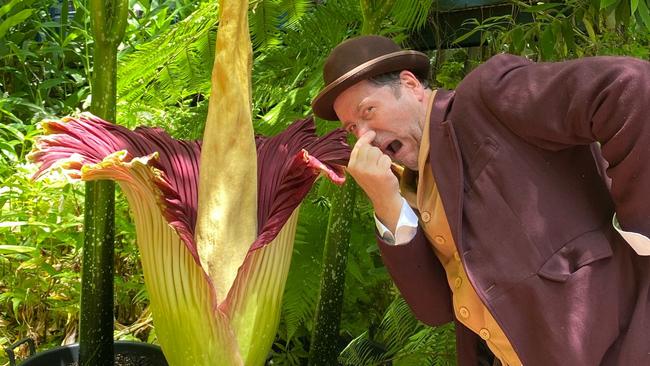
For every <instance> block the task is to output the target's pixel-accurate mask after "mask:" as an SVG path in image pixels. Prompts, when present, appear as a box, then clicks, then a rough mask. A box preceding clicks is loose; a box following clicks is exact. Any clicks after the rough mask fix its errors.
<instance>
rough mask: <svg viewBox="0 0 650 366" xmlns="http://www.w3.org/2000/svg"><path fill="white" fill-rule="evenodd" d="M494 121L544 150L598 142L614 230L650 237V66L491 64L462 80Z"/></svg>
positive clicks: (593, 61) (596, 60)
mask: <svg viewBox="0 0 650 366" xmlns="http://www.w3.org/2000/svg"><path fill="white" fill-rule="evenodd" d="M462 85H463V87H468V88H475V89H474V90H479V93H478V94H479V96H480V98H481V101H482V102H483V103H484V104H485V107H486V108H487V109H488V110H489V111H490V113H492V114H493V115H494V117H495V120H498V121H499V122H500V123H503V124H504V125H505V126H506V127H507V128H509V129H510V130H511V131H512V132H514V133H515V134H517V135H519V136H520V137H521V138H523V139H525V140H526V141H528V142H529V143H531V144H534V145H536V146H538V147H541V148H544V149H549V150H561V149H566V148H570V147H572V146H576V145H587V144H590V143H592V142H599V143H600V145H601V149H602V154H603V157H604V158H605V159H606V160H607V162H608V164H609V166H608V168H607V171H606V173H607V175H608V176H609V177H610V178H611V180H612V181H611V188H610V192H611V196H612V199H613V201H614V204H615V209H616V213H617V217H618V220H619V222H620V225H621V227H622V228H623V229H624V230H627V231H633V232H636V233H639V234H642V235H644V236H646V237H650V63H648V62H646V61H642V60H639V59H634V58H628V57H588V58H582V59H578V60H572V61H566V62H557V63H533V62H531V61H528V60H526V59H524V58H521V57H517V56H512V55H499V56H495V57H493V58H492V59H490V60H489V61H488V62H486V63H485V64H484V65H482V66H481V67H479V68H477V69H476V70H475V72H473V73H471V74H470V75H468V77H467V78H466V80H465V81H464V82H463V84H462Z"/></svg>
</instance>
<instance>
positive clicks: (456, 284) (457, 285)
mask: <svg viewBox="0 0 650 366" xmlns="http://www.w3.org/2000/svg"><path fill="white" fill-rule="evenodd" d="M462 284H463V279H462V278H460V277H456V279H455V280H454V287H455V288H460V286H461V285H462Z"/></svg>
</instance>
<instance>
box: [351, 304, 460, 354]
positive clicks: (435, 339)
mask: <svg viewBox="0 0 650 366" xmlns="http://www.w3.org/2000/svg"><path fill="white" fill-rule="evenodd" d="M454 334H455V333H454V327H453V325H452V324H447V325H444V326H440V327H433V328H432V327H428V326H426V325H424V324H422V323H420V322H419V321H418V320H417V319H415V317H414V316H413V313H412V312H411V310H410V309H409V308H408V305H407V304H406V302H405V301H404V299H403V298H401V297H397V298H395V300H394V301H393V302H392V303H391V304H390V306H389V307H388V309H387V310H386V314H385V315H384V319H383V320H382V322H381V324H379V326H378V327H377V328H373V329H370V330H368V331H367V332H364V333H363V334H361V335H359V336H358V337H357V338H355V339H354V340H352V342H350V343H349V344H348V346H347V347H346V348H345V349H344V350H343V351H342V352H341V355H340V356H339V362H340V363H342V364H343V365H354V366H370V365H396V366H407V365H413V366H416V365H435V366H442V365H445V366H447V365H455V364H456V350H455V344H454V342H450V341H449V340H450V339H453V338H454Z"/></svg>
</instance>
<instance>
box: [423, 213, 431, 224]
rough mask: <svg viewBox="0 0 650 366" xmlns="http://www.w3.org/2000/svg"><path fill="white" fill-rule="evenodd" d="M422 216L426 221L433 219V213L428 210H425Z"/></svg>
mask: <svg viewBox="0 0 650 366" xmlns="http://www.w3.org/2000/svg"><path fill="white" fill-rule="evenodd" d="M421 217H422V221H424V222H429V221H430V220H431V214H430V213H429V212H428V211H423V212H422V215H421Z"/></svg>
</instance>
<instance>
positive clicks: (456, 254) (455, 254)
mask: <svg viewBox="0 0 650 366" xmlns="http://www.w3.org/2000/svg"><path fill="white" fill-rule="evenodd" d="M454 259H455V260H457V261H459V262H460V254H458V252H454Z"/></svg>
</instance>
